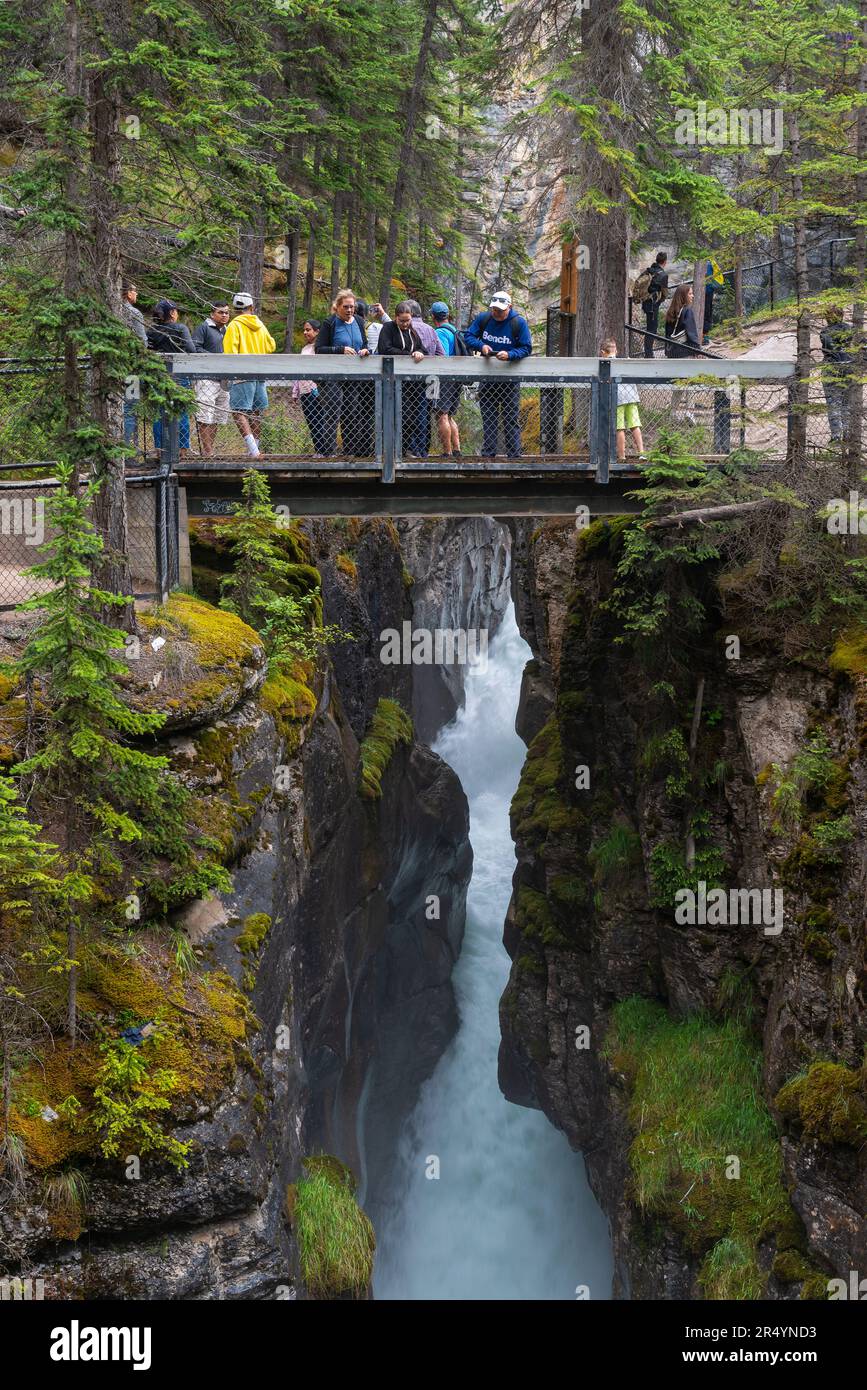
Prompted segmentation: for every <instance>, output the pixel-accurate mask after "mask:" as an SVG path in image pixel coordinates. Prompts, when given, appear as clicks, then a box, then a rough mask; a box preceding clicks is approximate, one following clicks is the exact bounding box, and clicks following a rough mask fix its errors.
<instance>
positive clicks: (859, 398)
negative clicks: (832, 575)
mask: <svg viewBox="0 0 867 1390" xmlns="http://www.w3.org/2000/svg"><path fill="white" fill-rule="evenodd" d="M859 16H860V28H861V40H862V44H863V43H864V42H867V0H860V5H859ZM862 51H864V50H863V49H862ZM858 94H859V96H861V98H862V101H863V98H864V96H865V94H867V63H862V64H861V67H860V69H859V72H858ZM855 158H856V160H857V164H858V168H859V169H863V168H864V166H865V161H867V106H865V105H861V106H859V107H858V111H857V116H856V122H855ZM855 204H856V209H855V210H856V215H857V216H858V218H860V219H862V220H861V221H860V222H859V223H858V224H856V226H855V246H854V248H853V252H852V266H853V268H854V271H855V279H854V282H853V283H854V284H855V285H856V286H857V287H858V288H859V289H860V288H861V287H862V286H863V285H864V278H865V275H867V227H865V226H864V225H863V218H864V216H865V215H867V174H864V173H858V174H856V175H855ZM864 318H865V315H864V301H863V300H862V299H861V298H859V297H858V296H857V295H856V297H855V302H854V304H853V305H852V337H853V339H854V340H855V342H856V343H857V342H860V340H861V339H862V338H863V335H864ZM863 375H864V372H863V369H859V372H858V375H857V377H856V379H855V380H854V381H853V382H852V385H851V386H850V387H849V392H848V402H847V404H848V408H849V413H848V421H847V424H846V431H845V440H844V448H845V461H846V473H847V476H848V481H849V487H850V488H852V489H856V490H857V488H858V485H859V483H860V482H861V471H862V470H861V452H862V445H863V434H864V387H863V384H862V381H861V378H862V377H863ZM848 540H849V545H850V548H851V550H852V551H854V552H856V553H857V551H859V550H860V538H859V537H858V536H850V537H848Z"/></svg>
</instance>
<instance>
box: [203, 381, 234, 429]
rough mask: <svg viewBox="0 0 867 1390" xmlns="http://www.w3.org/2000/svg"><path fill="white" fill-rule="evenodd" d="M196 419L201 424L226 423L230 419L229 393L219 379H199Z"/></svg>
mask: <svg viewBox="0 0 867 1390" xmlns="http://www.w3.org/2000/svg"><path fill="white" fill-rule="evenodd" d="M195 391H196V419H197V420H198V422H199V424H200V425H225V424H228V421H229V393H228V391H226V390H224V388H223V387H222V386H221V385H220V383H219V381H197V382H196V385H195Z"/></svg>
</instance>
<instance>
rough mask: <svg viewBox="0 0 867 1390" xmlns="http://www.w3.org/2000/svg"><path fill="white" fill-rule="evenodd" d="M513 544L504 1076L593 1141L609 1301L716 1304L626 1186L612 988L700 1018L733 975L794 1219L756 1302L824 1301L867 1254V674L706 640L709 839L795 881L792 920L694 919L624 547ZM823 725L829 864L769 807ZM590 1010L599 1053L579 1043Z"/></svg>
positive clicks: (728, 872)
mask: <svg viewBox="0 0 867 1390" xmlns="http://www.w3.org/2000/svg"><path fill="white" fill-rule="evenodd" d="M513 556H514V572H513V589H514V592H515V595H516V605H517V610H518V617H519V621H520V624H521V628H522V632H523V634H524V636H525V638H526V640H527V641H528V642H529V643H530V645H531V646H532V648H533V652H534V657H535V660H534V661H533V662H532V663H530V664H529V666H528V671H527V673H526V675H525V682H524V696H523V698H522V711H521V715H520V717H519V723H518V728H519V731H521V732H522V733H523V734H524V736H525V737H526V738H528V740H529V741H530V742H531V743H532V746H531V748H530V750H529V756H528V760H527V764H526V766H525V769H524V773H523V775H522V781H521V786H520V788H519V791H518V793H517V795H516V798H515V801H514V802H513V834H514V835H515V839H516V852H517V858H518V867H517V869H516V873H515V880H514V894H513V899H512V904H511V906H510V909H509V914H508V918H507V921H506V925H505V933H504V940H505V943H506V947H507V949H508V951H509V953H510V955H511V956H512V958H513V967H512V972H511V977H510V981H509V985H508V987H507V990H506V992H505V994H504V996H503V999H502V1001H501V1026H502V1045H501V1052H500V1081H501V1086H502V1088H503V1090H504V1092H505V1094H506V1095H507V1096H508V1097H509V1098H510V1099H512V1100H514V1101H516V1102H517V1103H519V1104H524V1105H530V1106H536V1107H538V1108H540V1109H542V1110H543V1111H544V1112H545V1114H546V1115H548V1117H549V1118H550V1119H551V1120H552V1121H553V1123H554V1124H556V1125H557V1126H558V1127H559V1128H561V1129H562V1130H563V1131H564V1133H565V1134H566V1135H567V1137H568V1138H569V1140H570V1142H571V1143H572V1145H573V1146H574V1147H575V1148H576V1149H581V1150H582V1151H583V1153H584V1155H585V1159H586V1163H587V1168H588V1173H589V1177H590V1181H591V1185H592V1187H593V1189H594V1191H595V1192H596V1194H597V1196H598V1198H599V1200H600V1202H601V1204H602V1205H603V1207H604V1209H605V1210H606V1212H607V1214H608V1216H609V1219H610V1221H611V1228H612V1235H613V1241H614V1252H615V1296H620V1297H632V1298H682V1297H688V1298H701V1297H704V1296H705V1294H704V1291H703V1288H702V1285H701V1283H700V1282H699V1278H698V1275H699V1269H700V1265H701V1254H700V1253H696V1252H695V1251H694V1250H690V1249H689V1248H688V1247H687V1245H686V1244H685V1243H684V1240H683V1239H682V1237H681V1235H679V1234H678V1232H677V1230H675V1229H674V1227H673V1226H672V1225H671V1224H670V1223H668V1222H667V1221H666V1219H665V1218H664V1217H660V1216H659V1215H658V1214H657V1215H655V1216H654V1217H653V1219H652V1220H650V1219H649V1218H646V1217H645V1216H644V1215H643V1214H642V1211H641V1209H640V1207H639V1206H638V1205H637V1204H636V1202H635V1198H634V1191H635V1189H634V1179H633V1173H632V1169H631V1160H630V1148H631V1146H632V1144H633V1141H634V1140H635V1133H636V1132H635V1127H634V1117H633V1120H632V1121H630V1118H629V1114H628V1108H629V1097H630V1087H631V1084H632V1083H631V1079H630V1077H629V1076H627V1075H626V1074H625V1073H624V1072H623V1071H621V1069H620V1067H619V1064H618V1062H617V1061H616V1060H615V1058H614V1057H613V1056H612V1054H611V1053H610V1052H606V1049H605V1046H604V1043H605V1040H606V1038H609V1037H610V1035H611V1033H610V1030H611V1026H612V1009H613V1007H614V1006H615V1005H616V1004H617V1003H618V1001H623V1000H626V999H629V998H630V997H632V996H636V995H637V996H642V997H644V998H649V999H655V1000H659V1001H661V1002H662V1003H664V1004H665V1005H666V1006H667V1009H668V1012H669V1016H670V1017H672V1018H673V1019H674V1020H677V1019H684V1018H687V1017H689V1016H692V1015H694V1014H695V1013H696V1011H702V1012H703V1013H704V1014H705V1016H709V1017H714V1018H722V1017H725V1016H726V1010H727V1009H728V1008H730V1004H729V1003H728V1002H727V1001H728V1000H729V999H730V994H729V991H730V990H731V989H732V988H733V987H735V984H736V987H737V988H739V989H741V990H745V991H746V996H745V997H748V998H749V1005H748V1007H749V1008H750V1009H751V1010H752V1011H753V1012H752V1017H753V1018H754V1019H755V1020H756V1024H755V1027H754V1030H753V1033H752V1037H753V1038H754V1045H755V1046H756V1048H759V1047H760V1049H761V1051H760V1053H759V1061H760V1063H761V1071H762V1078H761V1089H762V1095H763V1098H764V1101H765V1103H766V1105H767V1106H768V1108H769V1110H770V1113H771V1115H772V1116H773V1118H774V1122H775V1124H776V1127H777V1130H778V1133H779V1171H780V1173H781V1174H782V1177H783V1181H784V1184H785V1187H786V1188H787V1189H788V1190H789V1192H790V1197H791V1204H792V1207H793V1212H792V1213H791V1216H790V1218H789V1223H788V1226H787V1227H786V1229H785V1230H784V1229H782V1227H780V1228H778V1229H776V1230H773V1231H772V1230H768V1231H767V1232H766V1233H765V1234H764V1235H763V1236H762V1238H761V1240H760V1241H759V1244H758V1249H757V1261H758V1265H759V1267H760V1269H761V1270H763V1272H764V1274H763V1277H764V1278H765V1280H766V1296H768V1297H772V1298H793V1297H799V1296H802V1295H801V1290H802V1287H803V1288H807V1289H808V1290H809V1292H808V1293H807V1294H806V1295H804V1296H808V1297H817V1296H821V1288H822V1287H823V1282H822V1281H823V1280H827V1278H830V1277H844V1278H847V1277H848V1274H847V1271H848V1270H850V1269H859V1268H860V1269H863V1268H864V1261H865V1258H867V1255H865V1244H864V1243H865V1234H867V1224H865V1212H867V1190H865V1184H867V1150H865V1146H864V1142H863V1137H864V1134H863V1120H862V1119H861V1118H859V1117H863V1116H864V1115H865V1114H867V1112H865V1110H864V1104H865V1100H867V1077H865V1074H864V1071H863V1068H862V1061H863V1050H864V1042H865V1037H867V998H865V985H867V976H865V970H864V949H863V930H864V928H863V875H864V865H865V863H867V824H865V820H864V815H863V812H862V804H863V788H864V786H865V777H867V766H865V751H864V750H865V739H864V733H863V720H864V708H865V706H864V698H863V690H862V685H863V677H860V676H854V677H851V678H850V677H846V676H843V677H840V676H837V677H835V676H834V675H833V674H832V672H831V671H830V670H829V669H828V668H827V667H822V665H821V664H820V663H817V662H816V661H814V660H810V661H809V662H807V663H805V664H799V663H798V662H797V661H795V660H791V659H788V658H787V659H786V660H783V659H781V658H780V657H779V656H774V655H773V654H772V653H771V654H769V652H768V650H767V649H766V648H762V649H759V648H756V649H747V648H746V644H745V649H744V650H743V651H742V653H741V659H740V660H738V661H726V660H725V659H724V657H723V656H722V654H721V644H720V643H719V642H718V641H717V640H716V634H713V633H710V632H708V633H706V634H705V633H703V634H701V635H700V636H698V637H697V638H696V642H695V654H694V672H690V673H689V677H688V678H687V680H686V684H685V690H686V691H687V693H689V692H690V690H691V691H692V698H693V699H694V693H695V678H696V677H697V676H698V674H700V673H701V674H704V675H705V678H706V681H705V694H704V705H703V711H704V712H703V715H702V724H701V727H702V733H701V735H700V738H702V739H703V740H704V743H703V745H700V750H701V747H704V749H705V753H704V754H701V751H700V756H706V762H707V769H708V771H707V778H706V781H705V784H704V785H705V791H704V794H703V798H702V802H701V806H700V808H699V809H700V810H701V812H702V813H703V815H704V821H703V826H704V832H703V833H704V840H703V841H702V842H701V843H703V844H708V843H710V844H712V845H713V846H715V847H717V849H718V851H719V853H720V855H721V857H722V862H723V864H724V868H723V869H722V871H721V873H722V881H723V882H724V883H726V884H727V885H735V886H739V887H743V886H753V885H755V886H759V885H762V886H768V887H770V888H771V889H774V890H779V891H780V892H781V894H782V926H781V930H779V931H777V930H776V929H775V928H773V929H772V930H771V931H770V932H766V931H765V929H764V925H763V924H761V923H757V922H755V921H752V920H744V919H741V920H740V921H729V922H728V923H727V924H724V925H704V924H702V923H701V922H696V924H695V925H692V926H690V925H686V926H680V925H678V924H677V922H676V920H675V917H674V912H673V910H671V909H670V908H668V907H664V906H660V905H659V899H658V897H657V894H658V892H659V888H658V884H659V881H660V880H659V873H660V864H663V865H664V864H665V862H666V859H665V855H666V854H671V853H672V852H674V851H677V852H678V853H681V854H682V853H684V852H685V851H684V850H683V848H682V847H683V846H684V823H683V816H682V813H681V812H678V811H677V810H676V809H675V808H676V805H677V803H676V800H675V801H673V800H672V797H671V796H670V795H669V793H668V791H667V789H666V778H667V777H670V776H671V774H672V770H673V767H674V764H672V763H666V762H665V760H664V757H662V755H661V754H660V753H659V751H658V746H654V745H653V743H652V742H651V739H652V736H653V735H654V734H655V733H656V731H657V730H658V729H659V728H660V727H661V726H660V722H659V720H658V719H657V720H656V722H654V706H653V704H652V701H653V699H654V698H655V697H654V696H652V695H651V693H650V685H651V681H650V680H648V677H647V675H646V673H645V672H644V671H643V669H642V668H641V666H640V665H638V664H637V662H636V661H635V659H634V658H633V657H632V656H631V655H630V654H628V652H626V651H625V650H624V648H623V647H618V646H617V645H616V644H615V642H614V640H613V639H614V636H615V635H616V630H615V628H614V626H613V620H612V619H611V617H610V615H609V614H606V611H605V610H604V608H603V607H602V603H603V602H604V600H605V598H606V596H607V595H608V594H609V593H610V590H611V584H612V579H613V566H612V562H611V558H610V553H609V552H608V550H607V547H606V545H605V544H604V543H603V544H600V545H598V546H597V544H596V542H595V541H593V542H591V544H590V545H588V546H587V548H586V549H584V548H583V547H581V546H580V545H579V553H578V556H577V558H576V551H575V542H574V538H573V535H572V534H569V533H567V532H566V531H565V530H560V531H557V530H556V528H549V529H545V528H541V529H540V528H537V527H535V526H534V525H533V523H532V522H526V523H525V522H523V521H522V522H520V523H517V524H516V530H515V539H514V546H513ZM724 630H727V629H724ZM678 721H679V723H680V725H681V726H682V727H684V728H685V729H686V731H687V735H688V732H689V712H688V710H687V709H686V708H683V709H682V710H680V711H679V712H678V713H677V715H676V717H675V718H674V719H673V720H672V719H669V720H668V723H672V722H674V723H678ZM662 727H664V725H663V726H662ZM817 730H818V731H820V732H821V733H822V735H823V737H824V738H825V739H826V741H827V751H826V752H825V753H823V754H822V760H821V765H822V767H823V769H824V772H823V776H825V783H824V790H823V791H822V792H821V793H816V797H818V798H819V799H818V800H814V801H811V802H810V803H809V804H810V806H811V807H812V815H813V816H818V817H819V819H820V821H823V822H824V823H829V824H831V825H832V828H833V826H835V825H836V824H837V820H838V819H842V820H843V830H842V831H841V833H842V834H843V847H842V848H841V849H840V850H839V852H837V851H833V852H832V853H831V856H830V861H825V860H823V858H822V853H821V851H817V850H816V848H815V844H814V842H813V840H812V839H811V837H810V835H809V834H808V833H807V831H808V829H809V828H810V826H809V822H807V824H802V825H801V826H800V828H798V827H797V826H796V827H795V828H792V827H787V826H785V825H784V826H781V825H780V824H779V819H780V811H779V806H778V805H777V804H775V802H774V791H775V788H776V786H777V782H778V777H779V774H778V773H776V772H774V771H773V767H774V765H778V766H779V767H780V768H781V769H784V770H790V769H791V768H792V766H793V763H794V761H795V759H796V758H797V757H798V756H799V755H801V754H802V752H803V750H804V748H805V747H806V746H807V745H808V741H809V739H810V738H812V737H813V736H814V735H815V733H816V731H817ZM581 766H586V767H589V769H590V772H591V781H590V789H589V791H588V792H585V793H584V794H583V796H582V795H581V794H576V793H575V792H573V790H572V788H573V787H574V785H575V782H574V770H575V769H577V768H579V767H581ZM822 798H824V800H822ZM846 817H848V821H847V820H846V819H845V818H846ZM618 837H619V838H618ZM612 847H614V848H612ZM666 847H668V848H666ZM671 847H673V850H672V848H671ZM660 848H661V849H662V851H663V857H662V859H660ZM615 850H616V852H617V854H618V855H619V859H617V860H616V861H615V859H614V855H615ZM605 854H607V855H608V859H607V860H606V859H605V858H604V857H603V856H604V855H605ZM718 872H720V871H719V870H718ZM707 876H708V878H711V877H712V873H711V870H710V869H709V870H708V871H707ZM737 982H739V983H737ZM583 1026H586V1027H589V1029H590V1038H591V1044H590V1046H589V1048H588V1049H587V1050H579V1049H578V1048H577V1047H576V1045H575V1039H576V1030H577V1029H580V1028H581V1027H583ZM817 1060H822V1061H824V1062H828V1063H832V1064H833V1067H832V1072H833V1075H832V1076H831V1082H832V1083H833V1084H829V1085H827V1086H826V1087H825V1089H824V1090H823V1089H822V1085H821V1082H822V1076H821V1074H819V1073H817V1074H816V1075H815V1077H814V1076H813V1074H812V1073H811V1072H810V1071H809V1070H808V1069H809V1068H810V1067H811V1065H812V1064H813V1063H814V1062H816V1061H817ZM834 1068H837V1069H838V1070H836V1071H834ZM805 1074H806V1080H805V1081H803V1082H802V1083H800V1090H796V1093H795V1098H794V1100H793V1099H791V1095H792V1093H791V1091H790V1092H789V1093H788V1094H789V1097H790V1098H789V1099H788V1100H786V1102H785V1104H784V1103H783V1101H782V1100H779V1101H778V1098H779V1097H780V1096H781V1091H782V1088H783V1087H785V1086H786V1084H787V1083H790V1082H792V1081H793V1079H794V1078H798V1077H799V1076H804V1075H805ZM843 1095H845V1096H846V1097H848V1099H847V1100H846V1101H845V1102H842V1101H840V1100H839V1097H840V1096H843ZM835 1098H836V1099H835ZM685 1186H686V1184H685ZM805 1280H806V1281H807V1282H806V1283H804V1281H805ZM811 1280H812V1282H811Z"/></svg>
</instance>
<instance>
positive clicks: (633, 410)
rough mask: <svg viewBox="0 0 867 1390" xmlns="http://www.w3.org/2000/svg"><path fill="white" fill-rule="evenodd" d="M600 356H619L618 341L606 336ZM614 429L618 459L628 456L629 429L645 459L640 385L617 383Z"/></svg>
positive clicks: (639, 452)
mask: <svg viewBox="0 0 867 1390" xmlns="http://www.w3.org/2000/svg"><path fill="white" fill-rule="evenodd" d="M599 356H600V357H608V358H614V357H616V356H617V343H616V341H615V339H614V338H605V339H604V340H603V342H601V343H600V344H599ZM614 429H615V431H616V434H617V458H618V461H619V462H621V463H622V462H623V460H624V459H625V458H626V431H627V430H629V431H630V432H631V434H632V442H633V444H634V445H635V451H636V453H637V454H638V457H639V459H641V460H644V458H645V453H644V439H643V437H642V434H641V416H640V415H639V413H638V387H637V386H635V385H634V384H633V383H632V382H631V381H620V382H618V384H617V418H616V420H615V424H614Z"/></svg>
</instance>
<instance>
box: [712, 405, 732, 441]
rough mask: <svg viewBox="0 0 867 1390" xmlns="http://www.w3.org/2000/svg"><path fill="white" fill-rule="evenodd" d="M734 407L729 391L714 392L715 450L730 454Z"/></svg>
mask: <svg viewBox="0 0 867 1390" xmlns="http://www.w3.org/2000/svg"><path fill="white" fill-rule="evenodd" d="M731 425H732V409H731V401H730V400H729V393H728V391H714V393H713V451H714V453H715V454H726V455H727V454H730V453H731V451H732V442H731V441H732V430H731Z"/></svg>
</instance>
